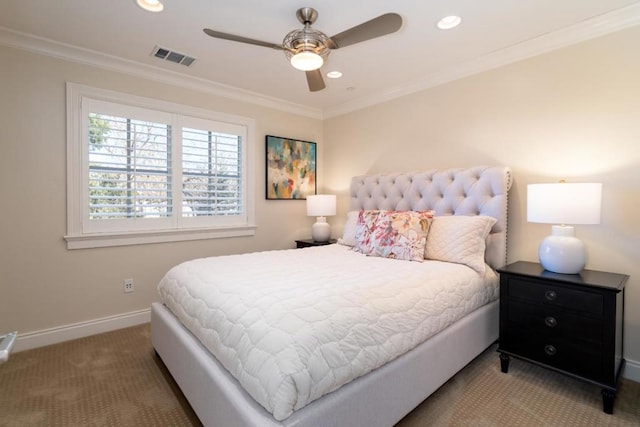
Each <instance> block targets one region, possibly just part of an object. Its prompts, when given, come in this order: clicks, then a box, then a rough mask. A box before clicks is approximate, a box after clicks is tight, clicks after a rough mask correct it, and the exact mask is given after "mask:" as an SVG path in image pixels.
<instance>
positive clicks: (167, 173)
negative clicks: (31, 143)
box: [65, 85, 254, 248]
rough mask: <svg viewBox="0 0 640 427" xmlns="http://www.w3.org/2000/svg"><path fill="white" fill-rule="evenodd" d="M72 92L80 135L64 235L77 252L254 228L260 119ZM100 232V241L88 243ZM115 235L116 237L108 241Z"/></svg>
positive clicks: (72, 159) (73, 144) (73, 142)
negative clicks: (251, 163)
mask: <svg viewBox="0 0 640 427" xmlns="http://www.w3.org/2000/svg"><path fill="white" fill-rule="evenodd" d="M70 86H71V89H74V88H75V85H70ZM81 89H84V90H86V91H89V92H97V93H102V91H100V90H96V89H94V90H91V89H87V88H86V87H81ZM105 93H106V94H107V95H109V96H105V98H109V97H112V96H113V93H111V92H105ZM68 96H70V98H71V99H70V100H69V102H70V104H69V105H70V107H72V108H71V110H70V117H72V120H71V123H70V125H71V127H70V131H69V134H70V135H77V138H71V139H70V142H69V145H68V147H69V149H70V151H69V152H68V159H69V162H68V163H69V165H70V166H69V167H70V169H69V180H68V185H69V187H68V188H69V191H68V194H69V207H70V209H69V221H68V224H69V226H68V228H69V230H70V232H69V235H68V236H65V238H66V239H67V241H68V242H71V243H70V244H69V246H70V247H71V248H76V247H95V246H111V245H112V244H115V245H121V244H134V243H140V242H143V241H141V238H140V236H145V235H147V236H150V234H149V233H154V235H153V236H152V238H151V239H150V240H148V241H170V240H184V239H185V238H186V239H189V240H191V239H198V238H209V237H212V236H213V237H216V236H221V237H229V236H234V235H249V234H253V228H254V226H253V224H252V223H251V222H252V220H253V204H252V202H251V201H250V199H249V197H251V196H252V191H250V190H249V187H248V182H250V181H251V180H250V179H248V178H247V177H248V168H247V162H248V152H247V140H248V137H249V131H250V127H252V126H253V122H252V121H249V120H248V119H244V120H243V119H242V118H238V117H235V116H226V115H220V114H218V115H219V116H220V117H221V118H222V119H224V118H230V119H232V120H234V121H236V123H229V122H225V121H224V120H213V119H208V118H203V117H202V116H206V115H214V114H211V113H210V112H207V111H204V110H198V109H193V108H185V110H186V111H187V112H192V113H193V112H196V113H197V114H200V115H201V117H195V116H192V115H189V114H181V113H180V112H179V110H180V109H182V108H178V107H181V106H178V105H176V104H170V103H163V102H161V101H153V100H147V99H145V98H138V97H131V98H132V99H133V100H135V102H136V103H137V104H138V105H137V106H133V105H126V104H121V103H119V102H113V99H99V98H100V97H91V96H82V95H81V94H75V93H74V91H73V90H70V91H69V90H68ZM121 96H122V97H123V98H127V95H126V94H121ZM141 103H142V104H146V105H142V106H140V104H141ZM156 106H157V107H156ZM154 107H156V108H154ZM182 107H184V106H182ZM160 108H161V109H160ZM205 113H206V114H205ZM76 123H77V124H76ZM76 153H77V154H76ZM76 159H77V161H76ZM189 230H192V231H189ZM207 230H212V231H211V232H207ZM216 230H218V232H216V233H215V235H212V234H211V233H212V232H214V231H216ZM187 232H188V233H187ZM127 233H134V234H133V235H132V236H134V237H128V234H127ZM140 233H143V234H140ZM159 233H161V234H159ZM176 233H181V234H183V235H184V236H187V234H189V233H191V234H189V235H188V236H187V237H185V238H180V236H178V235H177V234H176ZM185 233H187V234H185ZM194 233H195V234H194ZM97 235H99V236H100V237H99V238H100V239H101V242H99V243H98V244H96V245H95V246H94V245H91V244H90V243H85V242H86V241H88V240H90V239H91V238H95V237H96V236H97ZM109 235H112V236H114V239H116V240H117V242H114V243H109V242H105V241H104V236H109ZM92 236H93V237H92ZM168 236H169V237H168ZM144 242H146V241H144Z"/></svg>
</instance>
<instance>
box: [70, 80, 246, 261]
mask: <svg viewBox="0 0 640 427" xmlns="http://www.w3.org/2000/svg"><path fill="white" fill-rule="evenodd" d="M66 95H67V234H66V235H65V236H64V239H65V240H66V242H67V248H68V249H83V248H95V247H108V246H122V245H136V244H146V243H161V242H173V241H184V240H200V239H213V238H226V237H238V236H251V235H254V234H255V229H256V225H255V197H254V196H255V174H254V169H255V168H254V165H255V162H254V154H255V153H254V151H255V148H254V147H255V143H254V141H255V120H253V119H251V118H247V117H242V116H236V115H231V114H226V113H220V112H215V111H211V110H205V109H202V108H197V107H191V106H186V105H183V104H177V103H173V102H168V101H161V100H157V99H151V98H145V97H141V96H137V95H131V94H126V93H120V92H116V91H111V90H106V89H100V88H94V87H90V86H85V85H81V84H77V83H71V82H67V84H66ZM94 101H95V102H97V103H100V102H107V103H112V104H116V105H117V106H121V107H122V110H123V111H124V110H126V109H133V110H135V109H140V108H141V109H145V110H150V111H153V112H155V113H157V114H158V115H169V116H170V117H171V120H172V122H171V125H172V126H177V127H175V128H174V129H175V131H174V133H173V137H174V138H176V139H177V138H179V139H180V141H179V142H178V144H181V138H182V135H181V132H180V131H178V130H179V129H182V124H181V121H184V122H185V123H188V122H194V121H195V122H197V121H198V120H202V121H215V122H218V123H219V124H221V125H223V126H225V125H228V126H229V127H230V128H232V129H233V128H237V127H238V126H240V127H241V128H243V129H244V130H245V132H244V133H245V135H244V140H243V141H242V146H241V150H242V159H243V161H242V177H243V178H244V179H243V201H244V207H245V210H244V214H243V215H242V216H241V217H240V218H238V217H233V218H236V219H238V220H230V219H229V218H224V217H215V218H214V219H213V220H212V219H211V217H200V218H182V217H181V216H180V218H178V217H177V216H174V217H173V218H172V219H171V220H170V221H155V220H154V219H150V220H148V221H147V220H142V221H147V222H146V223H145V224H144V225H142V226H141V227H134V228H131V229H128V230H125V231H122V230H115V231H113V230H108V229H95V228H94V229H91V227H90V226H87V227H84V226H83V222H85V221H89V217H88V206H89V203H88V201H89V198H88V194H89V193H88V192H89V189H88V185H86V184H88V173H89V163H88V158H89V154H88V153H89V146H88V127H87V124H88V114H89V111H88V109H89V108H88V105H91V103H92V102H94ZM85 115H86V116H87V118H85V117H84V116H85ZM185 127H187V126H185ZM174 148H175V147H174ZM173 151H174V154H173V162H174V163H173V164H174V171H173V173H172V175H171V180H172V181H173V188H176V189H178V190H177V193H179V195H177V197H176V195H175V194H174V197H173V200H174V201H178V202H180V203H181V199H182V195H181V193H182V192H181V188H182V183H181V180H182V164H181V163H177V162H176V161H177V160H178V159H181V153H176V152H177V151H180V150H175V149H174V150H173ZM176 165H179V168H178V169H177V172H176V169H175V166H176ZM194 220H195V221H194ZM152 222H155V223H157V224H158V225H159V226H155V225H153V224H152ZM96 230H98V231H96Z"/></svg>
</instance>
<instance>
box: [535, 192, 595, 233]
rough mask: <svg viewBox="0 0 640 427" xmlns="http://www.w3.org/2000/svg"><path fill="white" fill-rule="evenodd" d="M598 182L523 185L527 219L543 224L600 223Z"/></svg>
mask: <svg viewBox="0 0 640 427" xmlns="http://www.w3.org/2000/svg"><path fill="white" fill-rule="evenodd" d="M601 200H602V184H599V183H597V184H596V183H565V182H559V183H554V184H529V185H528V186H527V221H529V222H540V223H546V224H600V205H601Z"/></svg>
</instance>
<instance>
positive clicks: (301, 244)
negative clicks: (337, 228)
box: [296, 239, 338, 249]
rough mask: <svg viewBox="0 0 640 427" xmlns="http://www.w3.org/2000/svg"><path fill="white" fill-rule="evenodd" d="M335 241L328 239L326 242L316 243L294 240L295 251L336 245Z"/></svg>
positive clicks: (309, 240) (308, 240)
mask: <svg viewBox="0 0 640 427" xmlns="http://www.w3.org/2000/svg"><path fill="white" fill-rule="evenodd" d="M337 241H338V240H337V239H329V241H328V242H316V241H315V240H313V239H303V240H296V249H300V248H309V247H311V246H324V245H332V244H334V243H336V242H337Z"/></svg>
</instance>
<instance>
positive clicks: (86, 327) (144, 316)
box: [13, 308, 151, 352]
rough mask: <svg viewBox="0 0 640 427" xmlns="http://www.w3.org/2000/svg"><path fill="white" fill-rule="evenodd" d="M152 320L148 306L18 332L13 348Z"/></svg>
mask: <svg viewBox="0 0 640 427" xmlns="http://www.w3.org/2000/svg"><path fill="white" fill-rule="evenodd" d="M150 321H151V309H150V308H147V309H144V310H139V311H132V312H130V313H123V314H118V315H115V316H109V317H104V318H102V319H94V320H89V321H87V322H81V323H74V324H72V325H65V326H59V327H57V328H51V329H44V330H41V331H36V332H29V333H26V334H20V333H18V338H16V342H15V345H14V348H13V351H14V352H19V351H24V350H29V349H32V348H38V347H44V346H46V345H51V344H57V343H60V342H63V341H69V340H74V339H76V338H83V337H88V336H90V335H96V334H101V333H103V332H109V331H115V330H116V329H123V328H128V327H130V326H136V325H140V324H142V323H149V322H150Z"/></svg>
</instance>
